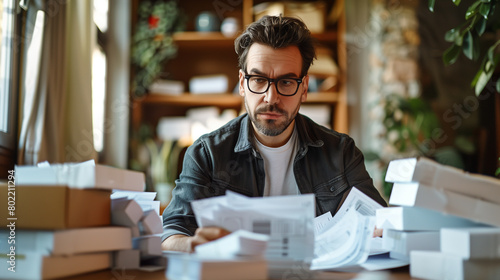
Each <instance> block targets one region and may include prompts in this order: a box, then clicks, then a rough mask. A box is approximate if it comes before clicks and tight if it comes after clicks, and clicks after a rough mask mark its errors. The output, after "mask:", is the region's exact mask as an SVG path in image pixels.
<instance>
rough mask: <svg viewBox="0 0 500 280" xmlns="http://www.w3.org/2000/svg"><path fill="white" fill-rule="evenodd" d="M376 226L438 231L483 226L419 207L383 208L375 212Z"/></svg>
mask: <svg viewBox="0 0 500 280" xmlns="http://www.w3.org/2000/svg"><path fill="white" fill-rule="evenodd" d="M376 211H377V212H376V226H377V227H378V228H383V229H384V230H385V229H395V230H404V231H410V230H440V229H441V228H443V227H449V228H454V227H473V226H481V225H484V224H481V223H476V222H473V221H471V220H469V219H464V218H460V217H457V216H454V215H448V214H444V213H441V212H438V211H434V210H430V209H425V208H420V207H406V206H401V207H384V208H380V209H377V210H376Z"/></svg>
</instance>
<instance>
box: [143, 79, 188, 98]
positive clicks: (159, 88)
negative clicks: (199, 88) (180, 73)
mask: <svg viewBox="0 0 500 280" xmlns="http://www.w3.org/2000/svg"><path fill="white" fill-rule="evenodd" d="M148 90H149V92H151V93H153V94H169V95H181V94H183V93H184V92H185V88H184V83H183V82H182V81H174V80H164V79H157V80H155V81H154V82H153V83H152V84H151V85H150V86H149V88H148Z"/></svg>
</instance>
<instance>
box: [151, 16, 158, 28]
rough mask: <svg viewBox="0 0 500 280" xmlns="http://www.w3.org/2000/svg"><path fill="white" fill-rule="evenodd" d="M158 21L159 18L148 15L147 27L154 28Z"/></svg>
mask: <svg viewBox="0 0 500 280" xmlns="http://www.w3.org/2000/svg"><path fill="white" fill-rule="evenodd" d="M159 21H160V18H158V17H155V16H150V17H149V29H155V28H157V27H158V22H159Z"/></svg>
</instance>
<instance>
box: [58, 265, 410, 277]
mask: <svg viewBox="0 0 500 280" xmlns="http://www.w3.org/2000/svg"><path fill="white" fill-rule="evenodd" d="M62 279H71V280H90V279H92V280H100V279H103V280H143V279H144V280H167V277H166V276H165V270H159V271H154V272H147V271H140V270H103V271H98V272H93V273H87V274H82V275H78V276H73V277H68V278H62ZM294 279H297V278H294ZM314 279H317V280H323V279H324V280H327V279H341V280H343V279H346V280H347V279H375V280H407V279H414V278H411V277H410V273H409V267H408V266H405V267H401V268H396V269H391V270H384V271H374V272H362V273H345V272H321V273H319V274H318V276H317V277H316V278H314ZM214 280H216V279H214ZM235 280H237V279H235ZM280 280H284V279H280ZM304 280H305V279H304Z"/></svg>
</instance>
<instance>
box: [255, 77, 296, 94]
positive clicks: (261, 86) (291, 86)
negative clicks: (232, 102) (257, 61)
mask: <svg viewBox="0 0 500 280" xmlns="http://www.w3.org/2000/svg"><path fill="white" fill-rule="evenodd" d="M303 78H304V77H302V78H300V79H296V78H279V79H271V78H268V77H264V76H260V75H245V79H246V80H247V86H248V89H249V90H250V91H251V92H253V93H255V94H263V93H265V92H267V91H268V90H269V87H270V86H271V83H274V86H275V87H276V90H277V91H278V93H279V94H281V95H283V96H292V95H295V94H296V93H297V91H298V90H299V86H300V84H301V83H302V80H303Z"/></svg>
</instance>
